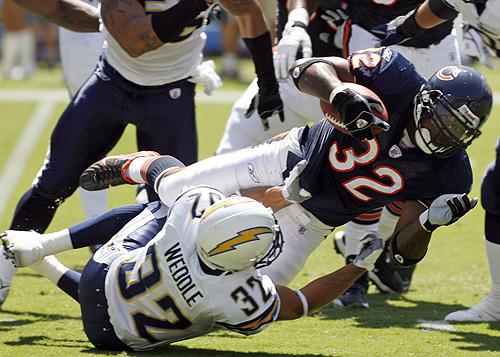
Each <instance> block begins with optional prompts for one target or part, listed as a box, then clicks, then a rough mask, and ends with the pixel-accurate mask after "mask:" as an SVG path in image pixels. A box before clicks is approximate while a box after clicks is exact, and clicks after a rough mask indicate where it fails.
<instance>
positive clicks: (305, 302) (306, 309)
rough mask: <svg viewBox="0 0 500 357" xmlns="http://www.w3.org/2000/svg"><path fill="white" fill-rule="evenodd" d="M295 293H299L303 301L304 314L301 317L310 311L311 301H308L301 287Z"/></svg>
mask: <svg viewBox="0 0 500 357" xmlns="http://www.w3.org/2000/svg"><path fill="white" fill-rule="evenodd" d="M295 294H297V296H298V297H299V299H300V302H301V303H302V311H303V312H302V315H301V316H300V317H304V316H307V314H308V313H309V303H308V302H307V298H306V296H305V295H304V293H303V292H302V291H301V290H300V289H297V290H295Z"/></svg>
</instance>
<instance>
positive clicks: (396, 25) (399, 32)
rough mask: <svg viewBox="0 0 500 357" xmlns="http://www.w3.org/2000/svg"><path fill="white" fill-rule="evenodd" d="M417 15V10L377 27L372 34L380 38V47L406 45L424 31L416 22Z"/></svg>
mask: <svg viewBox="0 0 500 357" xmlns="http://www.w3.org/2000/svg"><path fill="white" fill-rule="evenodd" d="M416 13H417V10H413V11H410V12H409V13H408V14H406V15H403V16H398V17H396V18H395V19H394V20H392V21H390V22H388V23H386V24H381V25H378V26H375V27H374V28H373V29H372V30H371V32H372V33H373V34H374V35H375V36H377V37H379V38H380V43H379V46H391V45H404V43H405V42H407V41H409V40H411V39H412V38H413V37H415V36H416V35H417V34H419V33H420V32H422V31H424V29H423V28H422V27H420V26H419V25H418V24H417V21H416V20H415V14H416Z"/></svg>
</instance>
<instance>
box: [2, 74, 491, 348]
mask: <svg viewBox="0 0 500 357" xmlns="http://www.w3.org/2000/svg"><path fill="white" fill-rule="evenodd" d="M497 68H498V66H497ZM481 70H482V71H483V73H485V74H486V76H487V77H488V78H489V80H490V83H491V85H492V87H493V89H494V91H496V92H500V70H498V69H497V70H496V71H491V70H483V69H481ZM228 87H230V88H231V89H236V88H241V89H244V85H242V84H237V83H229V85H228ZM60 88H63V86H62V80H61V74H60V72H59V71H53V72H47V71H41V72H39V73H38V74H37V76H36V77H35V78H34V79H33V80H31V81H29V82H23V83H13V82H5V81H4V82H1V83H0V113H2V114H1V117H0V120H1V122H0V128H1V132H2V134H1V136H0V167H1V169H0V170H1V171H0V175H1V176H0V182H3V183H6V185H12V187H13V192H12V194H11V195H10V196H7V195H6V194H5V195H4V196H3V197H1V200H3V201H4V202H3V203H5V210H4V213H3V215H1V217H0V219H1V227H0V228H1V229H6V228H7V227H8V225H9V222H10V219H11V217H12V213H13V210H14V207H15V204H16V202H17V200H18V199H19V197H20V196H21V195H22V193H23V192H24V191H25V190H26V189H27V188H28V187H29V186H30V184H31V181H32V180H33V177H34V175H35V174H36V172H37V171H38V169H39V167H40V165H41V163H42V161H43V158H44V155H45V150H46V146H47V142H48V138H49V135H50V132H51V129H52V127H53V126H54V125H55V123H56V120H57V118H58V115H59V114H60V113H61V111H62V110H63V109H64V102H58V103H55V104H54V106H53V108H52V109H53V113H52V114H50V120H48V122H46V123H45V124H44V125H43V128H42V129H41V130H39V131H38V132H37V133H36V134H37V135H36V138H35V139H32V143H33V145H34V148H33V150H32V151H30V152H29V153H28V155H27V160H26V162H25V163H22V165H23V166H22V170H21V171H22V173H21V175H20V177H19V178H12V177H11V175H10V171H9V169H10V168H11V166H10V165H11V164H16V160H11V156H12V155H13V154H14V147H15V146H16V144H17V143H18V141H19V138H20V135H21V134H22V133H23V131H24V129H25V128H26V126H27V125H28V123H29V122H30V118H31V117H32V115H33V113H34V112H35V111H36V110H37V108H38V109H40V108H39V107H40V103H43V101H42V102H37V101H26V102H19V101H17V100H12V98H10V99H9V97H8V96H7V97H6V98H4V99H1V98H3V97H2V93H8V92H9V91H12V90H14V89H16V90H19V89H26V90H27V89H29V90H32V89H38V90H41V91H43V92H47V90H49V89H60ZM23 93H24V92H23ZM37 93H39V92H37ZM23 96H24V94H19V98H17V99H20V98H23ZM40 98H41V97H40ZM34 99H36V98H34ZM497 99H500V98H499V97H497ZM49 109H50V108H49ZM197 111H198V127H199V134H200V135H199V136H200V157H202V158H203V157H207V156H209V155H210V154H211V153H212V152H213V150H214V149H215V148H216V146H217V143H218V140H219V138H220V135H221V134H222V131H223V129H224V124H225V120H226V118H227V116H228V113H229V111H230V103H228V104H206V103H204V104H200V105H198V109H197ZM499 117H500V105H499V104H497V105H495V108H494V113H493V115H492V116H491V119H490V121H489V122H488V123H487V124H486V125H485V126H484V129H483V135H482V137H481V138H480V139H479V140H478V141H477V142H475V143H474V145H473V146H472V147H471V149H470V154H471V157H472V163H473V169H474V174H475V180H474V187H473V193H474V194H475V195H477V194H478V192H479V185H480V181H481V176H482V173H483V171H484V168H485V167H486V165H487V164H488V162H489V161H490V160H492V158H493V155H494V151H493V146H494V144H495V142H496V138H497V137H498V135H499V133H500V122H499V121H498V119H499ZM134 147H135V141H134V135H133V130H128V131H127V132H126V135H125V136H124V137H123V139H122V140H121V141H120V143H119V145H118V146H117V147H116V148H115V150H114V151H113V152H115V153H118V152H130V151H133V150H134ZM68 159H71V158H68ZM0 190H1V189H0ZM0 192H3V191H0ZM133 196H134V190H133V189H132V188H131V187H125V188H117V189H115V190H113V191H112V192H111V194H110V197H111V198H110V205H112V206H114V205H120V204H126V203H129V202H131V201H132V200H133ZM483 217H484V215H483V211H482V210H481V208H477V209H475V210H474V211H473V212H472V213H471V214H469V215H468V216H466V217H465V218H464V219H462V220H460V221H459V222H458V223H457V224H454V225H453V226H450V227H446V228H442V229H439V230H438V231H437V232H436V234H435V235H434V237H433V240H432V242H431V246H430V249H429V253H428V255H427V257H426V258H425V260H424V261H423V262H422V263H421V264H420V265H419V267H418V269H417V271H416V273H415V278H414V282H413V285H412V289H411V290H410V292H408V293H407V294H404V295H403V296H391V295H387V294H380V293H378V292H377V291H376V290H375V289H374V288H370V296H369V298H370V305H371V309H369V310H363V311H361V310H339V309H334V308H333V307H325V308H323V309H322V310H321V311H320V312H318V313H316V314H315V315H314V316H311V317H307V318H304V319H301V320H297V321H293V322H280V323H276V324H274V325H273V326H271V327H270V328H268V329H267V330H266V331H264V332H263V333H261V334H259V335H256V336H253V337H243V336H240V335H237V334H235V333H230V332H218V333H214V334H211V335H208V336H205V337H201V338H197V339H194V340H190V341H184V342H180V343H176V344H175V345H173V346H171V347H165V348H162V349H160V350H158V351H155V352H153V353H140V354H139V353H122V354H120V355H121V356H127V355H142V356H149V355H160V354H166V355H172V356H204V355H206V356H236V355H243V356H248V357H250V356H251V357H253V356H271V355H279V356H310V355H321V356H332V355H333V356H395V355H398V356H487V355H492V356H493V355H500V323H482V324H456V325H453V326H454V327H455V329H456V331H453V332H446V331H428V330H424V329H422V327H421V325H420V323H419V320H441V319H442V318H443V317H444V315H446V314H447V313H448V312H451V311H454V310H456V309H459V308H463V307H466V306H471V305H473V304H475V303H477V302H478V301H479V300H481V299H482V298H483V297H484V295H485V294H486V293H487V292H488V289H489V274H488V269H487V263H486V257H485V254H484V247H483ZM81 219H83V213H82V210H81V207H80V204H79V200H78V198H77V197H76V195H75V196H74V197H72V198H70V199H68V200H67V201H66V202H65V204H64V205H63V206H62V207H61V208H60V209H59V211H58V213H57V215H56V217H55V219H54V221H53V223H52V225H51V227H50V228H49V230H50V231H54V230H58V229H61V228H64V227H67V226H69V225H72V224H74V223H77V222H79V221H80V220H81ZM60 258H61V260H62V261H63V262H64V263H65V264H67V265H69V266H71V267H74V268H77V269H81V267H82V266H83V265H84V264H85V262H86V261H87V259H88V258H89V252H88V250H86V249H82V250H78V251H73V252H69V253H66V254H62V255H60ZM342 261H343V260H342V259H341V258H340V257H339V256H337V255H335V254H334V252H333V249H332V241H331V239H327V240H326V241H325V242H324V243H323V244H322V245H321V246H320V247H319V249H317V251H316V252H315V253H314V254H313V255H312V256H311V257H310V259H309V261H308V264H307V266H306V268H305V270H304V271H303V272H302V273H301V274H300V275H299V276H298V277H297V278H296V279H295V280H294V281H293V283H292V285H293V287H299V286H301V285H302V284H304V283H306V282H308V281H309V280H311V279H313V278H315V277H317V276H319V275H321V274H323V273H327V272H329V271H332V270H334V269H336V268H338V267H340V266H341V265H342V264H343V263H342ZM107 354H111V353H105V352H100V351H98V350H96V349H94V348H93V347H92V345H91V344H90V343H89V342H87V340H86V336H85V334H84V332H83V330H82V327H81V322H80V310H79V306H78V305H77V303H75V302H74V301H73V300H71V299H70V298H68V297H67V296H65V295H64V294H63V293H62V292H60V291H59V290H58V289H57V288H56V287H54V286H52V285H51V284H50V283H49V282H48V280H45V279H44V278H42V277H39V276H37V275H36V274H34V273H32V271H30V270H29V269H21V270H20V271H19V272H18V274H17V276H16V278H15V280H14V284H13V286H12V289H11V293H10V296H9V299H8V300H7V302H6V303H5V305H4V306H3V311H0V356H1V357H7V356H29V355H31V356H75V357H76V356H94V355H107Z"/></svg>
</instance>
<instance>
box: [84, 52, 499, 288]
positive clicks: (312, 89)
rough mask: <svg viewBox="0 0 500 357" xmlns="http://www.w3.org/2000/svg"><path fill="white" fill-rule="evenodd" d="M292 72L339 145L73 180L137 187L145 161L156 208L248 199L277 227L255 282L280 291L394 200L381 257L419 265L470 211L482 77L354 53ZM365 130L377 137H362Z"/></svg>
mask: <svg viewBox="0 0 500 357" xmlns="http://www.w3.org/2000/svg"><path fill="white" fill-rule="evenodd" d="M292 72H293V77H294V80H295V83H296V84H297V86H298V88H299V89H300V90H301V91H303V92H305V93H309V94H311V95H314V96H317V97H320V98H321V99H323V100H326V101H329V102H331V103H332V105H333V106H334V107H335V108H336V111H337V113H340V118H338V119H339V120H341V121H342V122H343V125H344V126H345V127H346V128H347V130H348V131H349V132H350V135H346V134H344V133H342V132H340V131H338V130H336V129H335V127H334V126H332V125H331V124H330V123H329V122H327V121H322V122H320V123H317V124H314V125H313V126H312V127H310V128H309V127H302V128H295V129H292V130H291V131H290V132H288V133H286V134H284V135H282V136H281V137H280V138H276V139H275V140H270V141H269V142H266V143H264V144H262V145H259V146H256V147H253V148H247V149H242V150H239V151H237V152H234V153H228V154H224V155H219V156H215V157H212V158H208V159H206V160H202V161H200V162H198V163H195V164H193V165H190V166H188V167H186V168H183V169H179V168H177V169H175V170H173V169H172V168H170V167H163V168H162V167H161V165H159V164H158V163H156V162H157V160H160V159H159V158H157V157H155V156H149V157H140V156H139V157H137V156H133V155H132V156H123V157H118V158H114V159H112V160H110V159H104V160H102V161H100V162H98V163H96V164H94V165H93V166H91V167H90V168H89V169H87V170H86V171H85V173H84V174H83V175H82V177H81V180H80V183H81V185H82V186H83V187H84V188H87V189H102V188H105V187H108V186H110V184H113V185H116V184H122V183H145V182H146V181H147V177H145V176H144V172H145V170H146V169H147V168H149V167H150V166H151V165H155V163H156V165H159V166H158V170H163V172H162V175H160V176H158V178H157V179H156V180H155V181H154V182H151V180H150V181H149V184H153V185H154V187H155V190H156V191H157V192H158V194H159V196H160V197H161V199H162V201H163V202H165V203H166V204H167V205H169V204H172V203H173V202H174V199H175V195H176V193H177V192H179V191H180V190H181V188H182V187H183V186H185V185H186V184H188V183H189V184H194V185H196V184H202V183H205V184H209V185H213V186H215V187H217V188H218V189H220V190H221V191H222V192H224V194H232V193H234V192H237V191H240V192H242V193H243V194H245V195H248V196H250V197H253V198H256V199H258V200H260V201H262V202H264V203H265V204H266V205H268V206H270V207H272V208H273V209H274V211H276V217H277V219H278V221H279V222H280V225H281V227H282V230H283V236H284V239H285V245H284V250H283V254H281V255H280V257H279V258H278V259H277V260H276V261H275V262H274V263H273V264H272V265H271V266H269V267H267V268H266V274H269V275H270V276H271V277H272V279H273V281H275V282H278V283H280V284H285V285H286V284H288V283H289V282H290V281H291V279H292V278H293V277H294V276H295V275H296V274H297V273H298V272H299V271H300V270H301V268H302V267H303V265H304V263H305V261H306V259H307V257H308V255H309V254H310V252H312V251H313V250H314V248H316V247H317V246H318V245H319V243H320V242H321V241H322V239H323V238H324V237H326V236H327V235H328V234H329V233H330V232H331V231H332V229H333V228H334V227H338V226H341V225H343V224H345V223H346V222H348V221H349V220H351V219H352V218H353V217H355V216H356V215H358V214H360V213H363V212H366V211H368V210H370V209H372V208H376V207H380V206H382V205H384V204H386V203H388V202H391V201H393V200H401V201H404V207H403V210H402V215H401V218H400V219H399V222H398V224H397V227H396V231H395V234H394V235H393V237H392V239H391V242H390V247H391V255H392V257H393V260H394V262H395V264H398V265H401V266H411V265H413V264H415V263H416V262H418V261H420V260H421V259H422V258H423V257H424V255H425V253H426V251H427V245H428V243H429V241H430V238H431V234H432V231H433V230H435V229H436V228H438V227H440V226H442V225H448V224H451V223H453V222H455V221H456V220H457V219H459V218H460V217H461V216H463V215H464V214H465V213H467V212H468V211H469V210H470V209H472V208H473V207H474V206H475V205H476V203H477V200H476V199H473V200H469V199H468V197H467V192H469V190H470V186H471V183H472V172H471V168H470V163H469V160H468V157H467V154H466V152H465V150H464V149H465V148H466V147H467V146H468V145H469V144H470V143H471V142H472V140H474V139H475V138H476V137H477V136H478V135H479V134H480V131H479V128H480V126H481V125H482V124H483V123H484V122H485V120H486V119H487V118H488V115H489V113H490V110H491V105H492V95H491V90H490V88H489V87H488V85H487V83H486V81H485V79H484V78H483V77H482V76H481V75H480V74H479V73H478V72H476V71H475V70H473V69H472V68H469V67H463V66H448V67H444V68H443V69H441V70H440V71H438V72H437V73H436V74H435V75H434V76H433V77H432V78H431V79H430V80H429V81H425V80H424V79H423V78H422V77H420V76H419V75H418V74H417V73H416V71H415V69H414V67H413V65H412V64H411V63H410V62H409V61H408V60H406V59H405V58H404V57H403V56H401V55H400V54H398V53H397V52H395V51H392V50H390V49H387V48H380V49H374V50H367V51H361V52H357V53H354V54H353V55H351V56H350V57H349V59H348V60H345V59H342V58H338V57H330V58H313V59H304V60H300V61H298V62H297V64H296V66H295V68H294V69H293V71H292ZM344 82H357V83H358V84H361V85H364V86H366V87H368V88H370V89H371V90H373V91H374V92H375V93H376V94H377V95H378V96H379V97H380V98H381V100H382V101H383V102H384V103H385V105H386V108H387V111H388V113H389V122H388V123H385V122H383V121H382V120H380V119H378V118H377V117H376V116H375V115H374V114H373V112H372V110H377V109H379V108H380V104H378V103H377V102H376V100H374V98H366V97H365V96H363V95H361V94H359V93H357V92H355V91H354V90H352V89H350V88H347V87H346V86H344V84H343V83H344ZM464 82H467V83H468V84H467V85H464ZM389 126H390V128H389ZM375 127H378V128H379V130H382V131H383V132H381V133H379V134H378V135H377V136H376V137H373V132H372V129H373V128H375ZM365 293H366V292H365Z"/></svg>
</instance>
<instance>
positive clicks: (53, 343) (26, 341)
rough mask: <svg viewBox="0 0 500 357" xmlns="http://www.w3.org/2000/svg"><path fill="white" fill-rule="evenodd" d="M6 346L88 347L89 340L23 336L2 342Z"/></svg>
mask: <svg viewBox="0 0 500 357" xmlns="http://www.w3.org/2000/svg"><path fill="white" fill-rule="evenodd" d="M4 344H6V345H7V346H43V347H78V348H88V346H89V342H88V341H86V340H79V339H71V338H70V339H68V338H64V339H59V338H54V337H49V336H24V337H19V338H18V339H17V341H7V342H4Z"/></svg>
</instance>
